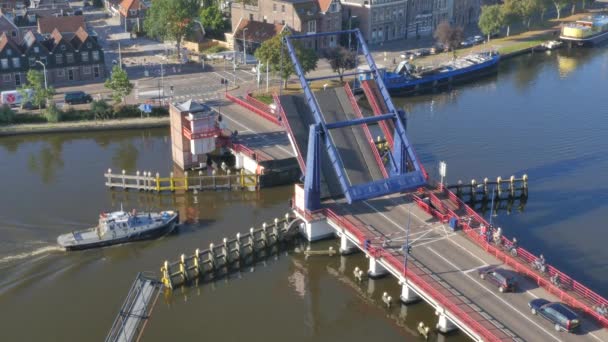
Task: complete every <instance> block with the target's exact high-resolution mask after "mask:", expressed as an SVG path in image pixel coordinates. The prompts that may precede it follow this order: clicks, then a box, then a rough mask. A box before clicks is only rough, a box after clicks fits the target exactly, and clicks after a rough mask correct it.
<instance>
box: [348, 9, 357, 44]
mask: <svg viewBox="0 0 608 342" xmlns="http://www.w3.org/2000/svg"><path fill="white" fill-rule="evenodd" d="M353 18H355V19H357V16H356V15H352V16H350V18H348V30H349V31H350V30H351V29H352V19H353ZM351 36H352V33H351V32H348V51H350V40H351Z"/></svg>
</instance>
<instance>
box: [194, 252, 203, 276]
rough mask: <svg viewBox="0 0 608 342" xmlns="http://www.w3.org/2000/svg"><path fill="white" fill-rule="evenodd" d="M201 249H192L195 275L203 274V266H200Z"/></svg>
mask: <svg viewBox="0 0 608 342" xmlns="http://www.w3.org/2000/svg"><path fill="white" fill-rule="evenodd" d="M200 258H201V251H200V250H199V249H198V248H197V249H195V250H194V266H195V270H196V276H197V277H198V276H200V275H201V274H203V268H202V267H201V262H200V261H201V259H200Z"/></svg>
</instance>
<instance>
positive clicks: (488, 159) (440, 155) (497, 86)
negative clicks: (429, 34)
mask: <svg viewBox="0 0 608 342" xmlns="http://www.w3.org/2000/svg"><path fill="white" fill-rule="evenodd" d="M607 82H608V49H607V48H595V49H588V50H571V51H569V50H563V51H559V52H557V53H556V52H553V53H551V54H545V53H540V54H535V55H529V56H522V57H518V58H516V59H513V60H509V61H504V62H503V63H502V64H501V66H500V70H499V73H498V75H497V76H495V77H490V78H487V79H484V80H481V81H478V82H475V83H471V84H468V85H465V86H460V87H458V88H456V89H455V90H452V91H449V92H443V93H437V94H431V95H425V96H419V97H414V98H405V99H396V102H397V104H398V106H400V107H405V108H406V109H407V110H408V120H409V121H408V130H409V133H408V134H409V137H410V139H411V141H412V142H413V143H414V144H415V146H416V149H417V153H418V156H419V157H420V159H421V160H422V161H423V162H424V164H425V166H426V168H427V170H428V171H429V172H430V173H431V175H433V176H434V177H437V171H436V170H437V165H438V162H439V161H440V160H443V161H446V162H447V166H448V167H447V170H448V176H447V182H448V183H454V182H456V181H457V180H459V179H462V180H463V181H465V182H468V181H469V180H470V179H471V178H476V179H478V180H479V179H482V178H483V177H490V178H495V177H497V176H503V177H508V176H510V175H516V176H521V175H522V174H524V173H526V174H528V175H529V177H530V197H529V199H528V201H527V203H526V204H525V206H518V205H517V204H514V205H513V206H512V208H511V210H509V211H507V210H506V209H504V210H500V211H499V212H498V213H497V214H496V216H494V217H492V219H493V221H494V222H496V223H497V224H498V225H500V226H502V227H503V229H504V231H505V233H506V234H507V235H509V236H517V237H518V239H519V241H520V243H521V244H522V245H524V246H525V247H526V248H528V249H530V250H531V251H533V252H536V253H543V254H544V255H545V257H546V259H547V261H548V262H549V263H551V264H555V265H558V266H559V268H560V269H562V270H564V271H566V272H567V273H569V274H571V275H573V276H575V277H576V278H577V279H580V280H581V281H583V282H584V283H585V284H588V285H589V286H591V287H592V288H593V289H594V290H596V291H598V292H599V293H600V294H601V295H603V296H608V281H607V280H608V279H607V276H606V275H607V274H608V265H607V263H606V261H605V260H608V248H606V241H608V233H607V232H606V229H605V228H604V226H605V222H604V221H605V219H606V217H608V215H607V214H608V206H607V204H608V189H607V187H608V177H607V176H606V173H605V170H606V169H607V168H608V158H607V157H606V150H607V148H608V140H607V139H606V138H605V134H606V132H607V131H608V106H607V105H606V100H605V99H606V95H605V87H606V84H608V83H607ZM110 167H111V168H113V169H114V170H120V169H126V170H128V171H135V170H138V169H139V170H144V169H145V170H150V171H153V172H156V171H158V172H160V173H162V174H167V173H168V172H170V171H172V164H171V161H170V140H169V132H168V130H167V129H154V130H143V131H116V132H93V133H74V134H54V135H41V136H23V137H7V138H0V179H2V181H1V184H2V190H1V191H2V193H1V195H0V329H1V331H2V340H6V341H32V340H44V341H89V340H102V339H103V338H104V337H105V335H106V333H107V331H108V330H109V328H110V326H111V324H112V321H113V319H114V317H115V316H116V314H117V313H118V310H119V308H120V305H121V304H122V301H123V299H124V297H125V295H126V293H127V290H128V288H129V286H130V284H131V282H132V281H133V279H134V277H135V275H136V274H137V272H138V271H154V272H158V269H159V267H160V265H161V263H162V261H163V260H165V259H171V260H175V259H177V258H178V256H179V254H181V253H191V252H192V251H193V250H194V249H195V248H205V247H207V246H208V244H209V243H211V242H215V241H220V240H221V239H222V238H223V237H226V236H234V234H236V233H237V232H242V231H245V230H247V229H248V228H249V227H250V226H253V225H258V224H261V223H262V222H263V221H270V220H272V219H273V218H274V217H278V216H282V215H283V214H284V213H285V212H286V211H287V201H288V199H289V197H290V196H291V194H292V188H291V187H282V188H273V189H267V190H264V191H261V192H259V193H250V192H243V193H238V192H230V193H229V192H222V193H202V194H198V195H196V196H194V195H183V194H175V195H170V194H166V195H160V196H159V195H155V194H144V193H122V192H112V191H109V190H107V189H105V188H104V185H103V182H104V179H103V177H102V174H103V172H104V171H105V170H106V169H107V168H110ZM121 204H122V205H123V206H124V208H125V209H128V208H132V207H137V208H141V209H152V210H157V209H161V208H166V207H172V208H177V209H179V210H180V212H181V215H182V218H184V217H186V218H188V219H189V220H190V222H192V224H190V225H188V226H187V227H186V228H184V229H182V230H180V231H179V233H178V234H175V235H172V236H168V237H165V238H162V239H160V240H156V241H148V242H140V243H136V244H127V245H124V246H117V247H111V248H105V249H101V250H91V251H84V252H77V253H65V252H62V251H60V250H58V249H57V248H56V247H54V246H55V239H56V237H57V236H58V235H59V234H62V233H65V232H69V231H71V230H75V229H81V228H84V227H87V226H90V225H92V224H94V223H95V221H96V219H97V217H98V214H99V212H100V211H102V210H111V209H118V208H120V206H121ZM501 206H502V207H507V204H504V203H503V204H501ZM486 216H489V213H486ZM404 220H405V218H404ZM329 246H334V247H335V248H337V244H336V242H335V241H327V242H323V243H319V244H315V245H313V247H312V248H314V249H322V248H328V247H329ZM365 265H366V262H365V259H364V258H363V257H362V256H360V255H359V256H349V257H347V258H340V257H334V258H327V257H313V258H310V259H305V258H304V257H303V256H302V254H301V252H300V249H299V248H298V249H296V250H290V251H283V252H281V253H280V254H279V255H277V256H276V257H273V258H271V259H269V260H267V261H265V262H261V263H259V264H257V265H255V266H254V267H251V268H247V269H243V270H242V272H241V273H239V274H234V275H233V276H231V277H229V278H227V279H222V280H219V281H217V282H215V283H212V284H204V285H203V284H201V285H199V286H191V287H187V288H183V289H178V290H176V291H174V292H173V293H172V294H167V295H165V294H161V297H160V298H159V301H158V303H157V305H156V307H155V309H154V312H153V315H152V318H151V319H150V322H149V324H148V325H147V327H146V330H145V332H144V335H143V340H144V341H162V340H167V339H171V340H186V339H188V340H201V339H209V340H216V341H239V340H245V339H249V340H256V341H257V340H268V341H282V340H287V339H289V340H290V341H342V340H349V341H368V340H369V339H370V338H374V339H378V340H383V341H403V340H406V341H414V340H417V339H418V338H417V337H416V336H417V333H416V329H415V326H416V325H417V324H418V322H419V321H424V322H426V323H427V324H434V322H435V319H434V315H433V312H432V311H431V309H430V308H429V307H428V306H427V305H425V304H418V305H412V306H409V307H404V306H400V305H397V306H393V307H392V308H390V309H386V308H384V307H383V306H382V305H381V301H380V298H381V296H382V293H383V292H384V291H387V292H389V294H391V295H392V296H393V297H394V298H396V297H398V295H399V292H398V290H399V289H398V286H397V284H396V283H395V281H394V279H391V278H387V279H384V280H378V281H371V282H369V283H368V282H364V283H363V284H358V283H357V282H356V281H355V280H354V279H353V277H352V270H353V268H354V267H355V266H360V267H364V266H365ZM431 339H432V340H438V339H439V340H444V339H445V340H449V341H464V340H466V337H464V336H462V335H461V334H458V333H456V334H453V335H450V336H448V337H447V338H444V337H437V336H432V337H431Z"/></svg>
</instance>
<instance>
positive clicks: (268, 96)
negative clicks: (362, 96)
mask: <svg viewBox="0 0 608 342" xmlns="http://www.w3.org/2000/svg"><path fill="white" fill-rule="evenodd" d="M351 80H352V78H344V82H346V81H351ZM344 82H340V80H321V81H313V82H311V83H310V89H311V90H312V91H313V92H315V91H318V90H323V86H325V85H327V87H328V88H335V87H338V86H342V85H344ZM278 93H279V88H278V87H270V88H269V89H268V92H267V93H260V94H256V93H253V94H251V96H253V97H254V98H256V99H258V100H260V101H261V102H264V103H266V104H272V103H274V99H273V98H272V94H278ZM301 93H302V86H300V83H299V82H293V83H291V82H290V83H288V84H287V87H286V88H283V89H281V94H283V95H296V94H301Z"/></svg>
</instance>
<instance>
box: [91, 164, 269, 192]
mask: <svg viewBox="0 0 608 342" xmlns="http://www.w3.org/2000/svg"><path fill="white" fill-rule="evenodd" d="M103 176H104V177H105V178H106V183H105V185H106V187H109V188H110V189H122V190H129V189H133V190H137V191H156V192H161V191H171V192H173V191H176V190H183V191H205V190H215V191H218V190H249V191H255V190H258V189H259V175H256V174H249V173H246V172H245V171H244V170H240V171H238V172H237V173H232V172H231V171H230V170H228V171H226V174H224V175H219V174H217V173H216V171H215V170H214V171H213V173H212V174H211V175H206V174H204V173H203V171H199V172H198V174H194V175H192V174H189V173H188V172H184V176H182V177H176V176H174V174H173V172H171V173H170V174H169V177H161V176H160V174H159V173H158V172H157V173H156V174H154V175H153V174H152V172H150V171H143V172H140V171H137V172H136V173H135V174H134V175H128V174H127V173H126V171H125V170H122V172H121V173H119V174H116V173H112V169H108V172H107V173H105V174H104V175H103Z"/></svg>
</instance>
